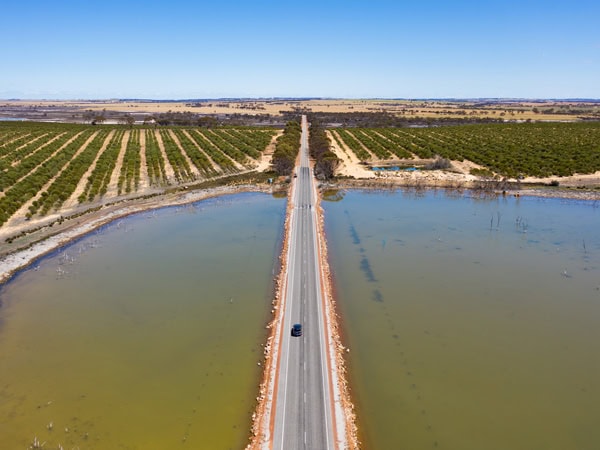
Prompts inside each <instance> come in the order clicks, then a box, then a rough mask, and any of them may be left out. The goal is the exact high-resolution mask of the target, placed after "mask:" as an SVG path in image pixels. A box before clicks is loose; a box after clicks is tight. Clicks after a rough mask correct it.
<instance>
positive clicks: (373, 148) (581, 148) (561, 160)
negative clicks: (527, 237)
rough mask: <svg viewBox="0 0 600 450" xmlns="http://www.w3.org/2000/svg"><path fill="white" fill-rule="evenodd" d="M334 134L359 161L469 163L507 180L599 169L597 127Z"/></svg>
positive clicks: (508, 126)
mask: <svg viewBox="0 0 600 450" xmlns="http://www.w3.org/2000/svg"><path fill="white" fill-rule="evenodd" d="M332 135H333V136H334V138H336V139H339V140H340V141H343V142H344V143H345V144H346V146H347V147H348V148H350V149H351V150H352V151H353V152H354V153H355V154H356V156H357V157H358V158H359V159H361V160H363V161H370V160H372V159H373V158H372V157H371V155H370V154H369V153H368V152H366V151H365V148H368V149H369V151H370V152H372V153H373V154H374V155H375V156H376V157H378V158H381V157H382V156H383V155H384V153H383V150H384V149H385V150H387V151H389V152H390V153H392V154H393V155H395V156H397V157H402V158H407V157H413V155H414V156H416V157H419V158H425V159H430V158H435V157H436V156H439V157H441V158H443V159H448V160H456V161H463V160H469V161H472V162H474V163H476V164H479V165H481V166H483V167H485V168H487V169H488V170H490V171H492V172H494V173H497V174H499V175H502V176H506V177H511V178H516V177H520V176H537V177H549V176H569V175H573V174H575V173H580V174H584V173H593V172H596V171H598V170H600V124H598V123H591V122H590V123H522V124H491V125H463V126H451V127H432V128H401V129H400V128H387V129H369V130H366V129H351V130H346V129H335V130H332ZM375 136H377V137H375ZM383 140H385V141H386V142H387V144H385V145H384V144H383Z"/></svg>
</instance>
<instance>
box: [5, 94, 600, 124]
mask: <svg viewBox="0 0 600 450" xmlns="http://www.w3.org/2000/svg"><path fill="white" fill-rule="evenodd" d="M0 107H6V108H11V107H21V108H23V107H37V108H56V109H61V108H76V109H79V110H88V109H89V110H93V111H101V110H103V109H106V110H110V111H119V112H124V113H148V114H155V113H166V112H168V111H172V112H187V111H189V112H195V113H200V114H252V115H256V114H271V115H279V114H281V113H282V112H290V111H293V110H296V109H308V110H311V111H314V112H330V113H335V112H340V113H350V112H388V113H391V114H394V115H397V116H400V117H409V118H417V117H421V118H423V117H426V118H440V119H441V118H446V119H447V118H453V119H454V118H465V117H470V118H473V119H480V118H492V119H502V120H510V121H517V120H518V121H525V120H528V119H529V120H535V121H572V120H577V117H578V114H570V113H569V111H568V110H567V108H568V107H573V108H578V109H581V108H584V109H585V110H586V112H589V113H595V114H596V115H600V105H597V104H591V103H570V104H569V103H565V102H560V103H557V102H552V101H547V102H535V103H534V102H517V101H514V102H506V103H485V104H483V102H475V101H473V102H458V101H444V100H436V101H420V100H385V99H383V100H379V99H364V100H361V99H354V100H344V99H341V100H340V99H317V100H299V101H293V100H244V101H239V100H207V101H202V102H198V103H194V104H190V103H186V102H181V101H173V102H153V101H148V102H143V101H142V102H140V101H136V102H126V101H118V100H106V101H103V100H98V101H77V100H75V101H48V100H44V101H28V100H12V101H1V102H0ZM534 109H537V110H538V112H537V113H536V112H534ZM549 109H554V110H555V112H560V113H553V114H548V113H546V111H548V110H549Z"/></svg>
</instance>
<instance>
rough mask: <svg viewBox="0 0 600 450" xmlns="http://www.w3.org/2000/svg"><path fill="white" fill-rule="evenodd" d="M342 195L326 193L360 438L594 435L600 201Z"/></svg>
mask: <svg viewBox="0 0 600 450" xmlns="http://www.w3.org/2000/svg"><path fill="white" fill-rule="evenodd" d="M341 197H342V196H341V195H340V196H338V197H337V200H338V201H336V202H327V201H326V202H323V206H324V208H325V220H326V230H327V239H328V243H329V252H330V258H331V265H332V270H333V273H334V276H335V287H336V291H337V297H338V307H339V308H340V312H341V314H342V317H343V320H344V324H343V329H344V331H345V341H346V343H347V344H348V346H349V347H350V353H349V372H350V377H351V382H352V386H353V391H352V394H353V396H354V399H355V401H356V406H357V413H358V419H359V429H360V432H361V439H362V442H363V444H364V445H363V447H364V448H367V449H410V450H421V449H453V450H468V449H473V450H481V449H485V450H494V449H497V450H506V449H511V450H521V449H522V450H530V449H544V450H553V449H555V450H564V449H593V448H598V445H599V443H600V428H599V427H598V426H597V424H598V422H600V381H599V380H600V358H599V355H600V208H598V205H597V204H595V203H591V202H576V201H565V200H556V199H537V198H512V197H511V198H500V199H494V200H477V199H472V198H465V197H462V196H461V197H449V196H446V195H445V194H443V193H439V192H437V193H436V192H429V193H426V194H423V193H421V194H419V195H416V194H414V193H401V192H397V193H363V192H353V191H350V192H347V193H345V195H343V198H341Z"/></svg>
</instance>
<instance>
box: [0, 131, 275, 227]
mask: <svg viewBox="0 0 600 450" xmlns="http://www.w3.org/2000/svg"><path fill="white" fill-rule="evenodd" d="M277 134H278V131H277V130H275V129H270V128H245V127H237V128H235V127H221V128H213V129H201V128H180V127H159V128H157V129H155V128H154V127H145V128H139V127H132V128H129V127H126V126H108V125H107V126H90V125H73V124H43V123H14V122H11V123H0V225H3V224H5V223H6V222H8V221H9V220H10V219H11V217H16V216H18V217H21V216H25V217H27V218H33V217H36V216H43V215H46V214H49V213H51V212H53V211H58V210H60V209H61V208H68V207H73V206H77V205H79V204H85V203H91V202H94V201H98V200H100V199H104V198H111V197H119V196H126V195H132V194H136V193H143V192H145V191H148V190H151V189H154V188H157V189H158V188H164V187H166V186H170V185H178V184H183V183H188V182H193V181H196V180H200V181H201V180H208V179H211V178H215V177H219V176H224V175H233V174H236V173H241V172H245V171H249V170H252V169H254V168H256V167H257V166H258V165H259V163H260V162H261V159H262V156H263V152H264V151H265V150H266V149H267V147H268V146H269V144H270V143H271V142H272V141H273V138H274V137H275V136H276V135H277Z"/></svg>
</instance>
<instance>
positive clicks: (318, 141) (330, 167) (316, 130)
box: [308, 119, 340, 179]
mask: <svg viewBox="0 0 600 450" xmlns="http://www.w3.org/2000/svg"><path fill="white" fill-rule="evenodd" d="M330 146H331V142H330V141H329V138H328V137H327V134H326V133H325V128H323V127H322V126H321V124H320V123H319V121H318V120H317V119H310V129H309V135H308V148H309V150H310V156H311V157H312V158H313V159H314V160H315V176H316V177H317V178H322V179H329V178H332V177H333V175H334V173H335V169H336V168H337V166H338V165H339V163H340V160H339V158H338V157H337V156H336V155H335V153H333V152H332V151H331V149H330Z"/></svg>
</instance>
